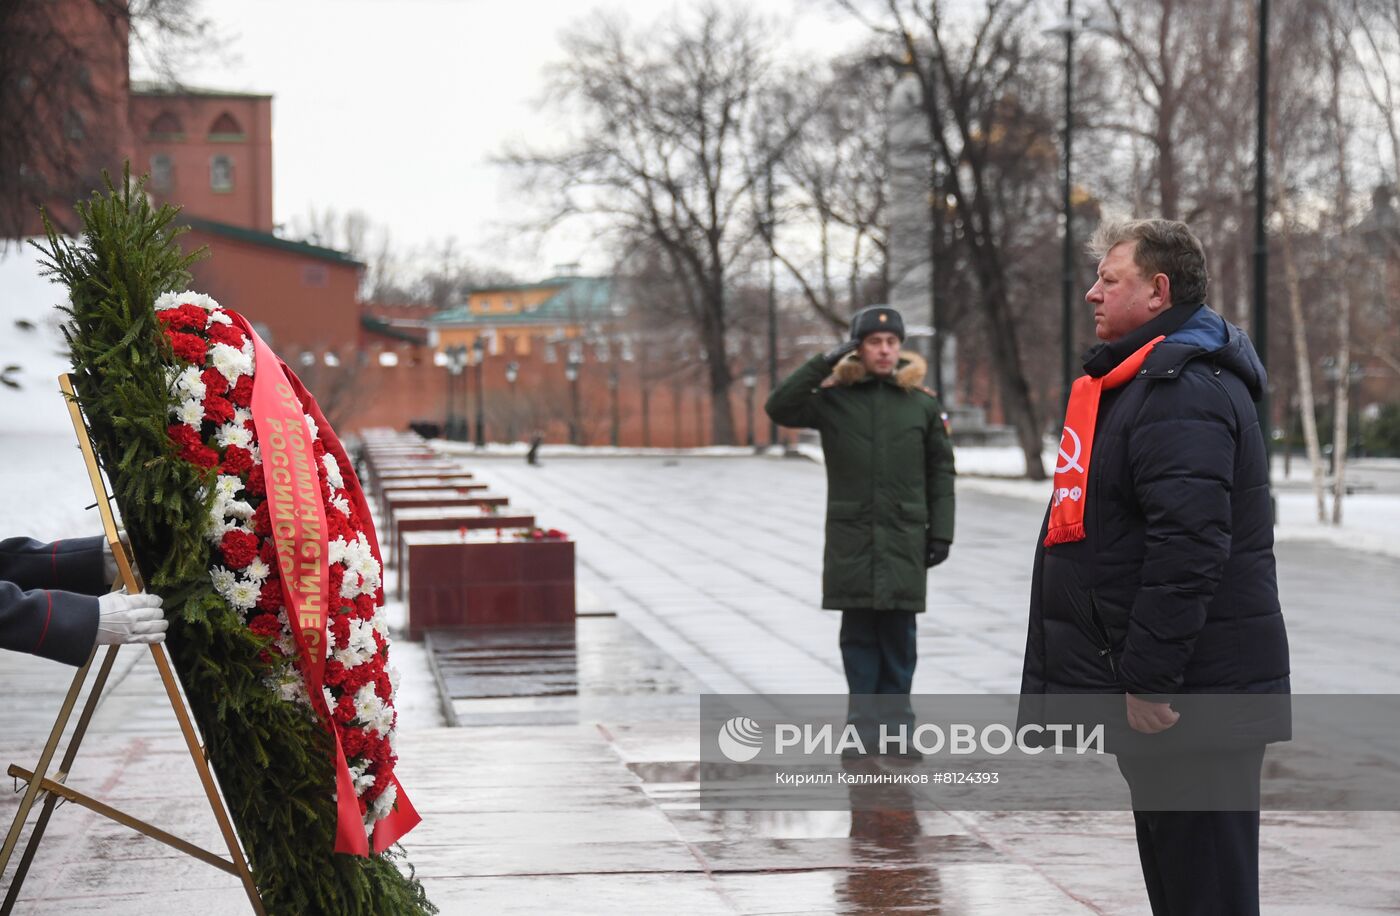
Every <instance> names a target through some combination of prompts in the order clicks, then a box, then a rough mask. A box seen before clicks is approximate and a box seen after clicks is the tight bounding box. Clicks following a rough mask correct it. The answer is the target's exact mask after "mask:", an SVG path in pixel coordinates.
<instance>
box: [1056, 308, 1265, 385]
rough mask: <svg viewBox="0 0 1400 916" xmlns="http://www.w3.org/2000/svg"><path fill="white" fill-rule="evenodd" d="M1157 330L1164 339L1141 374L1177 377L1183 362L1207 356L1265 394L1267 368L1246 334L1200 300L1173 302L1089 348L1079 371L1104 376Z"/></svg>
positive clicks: (1150, 338)
mask: <svg viewBox="0 0 1400 916" xmlns="http://www.w3.org/2000/svg"><path fill="white" fill-rule="evenodd" d="M1158 335H1163V336H1165V337H1166V340H1163V341H1162V342H1161V343H1159V344H1158V345H1157V346H1156V347H1154V348H1153V350H1152V352H1151V353H1150V354H1148V357H1147V360H1146V361H1145V362H1144V363H1143V364H1142V371H1141V373H1140V374H1141V375H1142V376H1143V377H1145V378H1158V379H1174V378H1180V377H1181V373H1182V370H1183V369H1184V368H1185V367H1186V365H1187V363H1190V362H1191V361H1193V360H1196V359H1202V358H1208V359H1209V360H1210V362H1211V364H1212V365H1213V366H1215V367H1216V368H1219V369H1227V370H1229V371H1230V372H1232V373H1234V374H1235V375H1237V376H1239V378H1240V380H1241V381H1243V382H1244V383H1245V385H1246V387H1248V388H1249V395H1250V397H1252V398H1253V399H1254V400H1256V401H1257V400H1259V398H1260V396H1261V395H1262V394H1263V393H1264V388H1265V386H1266V385H1267V384H1268V373H1267V372H1266V371H1265V370H1264V363H1263V361H1262V360H1260V359H1259V354H1258V353H1257V352H1256V351H1255V349H1254V344H1253V343H1252V342H1251V341H1250V339H1249V335H1248V334H1246V333H1245V332H1244V331H1243V330H1241V329H1240V328H1238V327H1236V326H1235V325H1233V324H1231V323H1230V322H1228V321H1226V320H1225V319H1224V318H1222V317H1221V316H1220V315H1219V314H1218V313H1217V312H1216V311H1215V310H1214V309H1212V308H1211V307H1210V306H1208V305H1205V304H1204V303H1202V304H1201V305H1196V306H1174V307H1172V308H1170V309H1168V310H1167V311H1165V312H1163V313H1162V314H1161V315H1159V316H1157V317H1156V318H1154V319H1152V320H1151V321H1149V322H1148V323H1147V324H1145V325H1143V326H1142V327H1140V328H1138V329H1137V330H1135V331H1133V332H1132V333H1130V334H1128V335H1126V336H1124V337H1122V338H1121V339H1119V340H1115V341H1112V342H1110V343H1103V344H1098V345H1096V346H1094V347H1092V348H1090V350H1089V351H1088V352H1087V353H1086V354H1085V359H1084V371H1085V372H1087V373H1088V374H1089V375H1091V376H1094V377H1095V378H1097V377H1100V376H1103V375H1106V374H1107V373H1108V372H1109V371H1111V370H1112V369H1113V368H1114V367H1115V366H1117V365H1118V364H1119V363H1121V362H1122V361H1123V360H1125V359H1127V358H1128V357H1129V356H1130V355H1131V354H1133V353H1134V352H1136V351H1137V350H1138V349H1139V348H1140V347H1142V346H1143V344H1146V343H1147V342H1148V341H1149V340H1152V339H1153V338H1154V337H1157V336H1158Z"/></svg>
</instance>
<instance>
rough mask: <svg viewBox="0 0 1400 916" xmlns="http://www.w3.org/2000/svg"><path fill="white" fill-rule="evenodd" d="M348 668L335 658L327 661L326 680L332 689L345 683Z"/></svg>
mask: <svg viewBox="0 0 1400 916" xmlns="http://www.w3.org/2000/svg"><path fill="white" fill-rule="evenodd" d="M346 670H347V669H346V667H345V666H344V665H343V664H341V663H340V662H338V661H337V660H335V659H333V658H328V659H326V670H325V680H326V683H327V684H329V685H330V686H332V687H339V686H340V685H341V684H343V683H345V674H346Z"/></svg>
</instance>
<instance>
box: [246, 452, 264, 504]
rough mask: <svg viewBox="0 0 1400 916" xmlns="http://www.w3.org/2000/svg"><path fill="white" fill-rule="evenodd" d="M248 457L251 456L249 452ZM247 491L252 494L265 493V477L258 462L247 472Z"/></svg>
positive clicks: (261, 494) (260, 494) (259, 494)
mask: <svg viewBox="0 0 1400 916" xmlns="http://www.w3.org/2000/svg"><path fill="white" fill-rule="evenodd" d="M248 457H249V458H252V457H253V456H252V455H251V454H250V455H249V456H248ZM248 492H249V493H251V494H253V495H254V496H266V495H267V478H266V477H265V476H263V469H262V465H260V464H259V465H256V466H254V467H253V469H252V470H251V471H249V472H248Z"/></svg>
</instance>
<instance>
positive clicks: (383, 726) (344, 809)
mask: <svg viewBox="0 0 1400 916" xmlns="http://www.w3.org/2000/svg"><path fill="white" fill-rule="evenodd" d="M176 212H177V211H176V210H175V209H173V208H170V207H161V208H159V209H158V210H157V209H153V208H152V207H151V206H150V204H149V203H148V202H147V200H146V197H145V195H144V193H143V192H142V190H141V188H140V186H139V185H136V184H133V183H132V181H131V180H130V178H129V176H128V177H127V180H126V181H125V183H124V184H123V185H122V186H121V188H119V189H114V188H112V187H111V186H110V185H109V187H108V192H107V193H105V194H100V195H94V196H93V198H92V199H91V200H90V201H88V202H85V203H82V204H79V205H78V213H79V216H80V218H81V219H82V223H83V235H82V236H81V237H80V238H78V239H77V240H72V239H68V238H65V237H62V236H60V235H58V234H57V232H56V231H55V230H54V229H53V228H52V227H49V230H48V238H47V244H46V245H41V246H40V248H41V250H42V251H43V252H44V254H45V255H46V258H47V266H48V267H49V269H50V271H51V273H52V274H53V275H54V276H55V277H56V278H57V279H58V280H60V281H61V282H63V283H64V284H65V285H66V286H67V287H68V291H69V304H68V306H67V308H66V311H67V312H68V314H69V316H70V318H71V321H70V322H69V323H68V325H67V326H66V328H65V334H66V336H67V338H68V343H69V347H70V350H71V352H72V358H73V376H74V382H75V386H76V388H77V392H78V397H79V400H80V401H81V404H82V407H83V411H84V413H85V415H86V417H87V421H88V424H89V427H90V431H91V435H92V439H93V442H94V445H95V447H96V449H97V451H98V454H99V456H100V458H101V460H102V463H103V466H104V469H105V470H106V472H107V475H108V477H109V479H110V481H111V487H112V492H113V496H114V498H115V500H116V502H117V504H118V506H119V508H120V510H121V513H122V517H123V520H124V522H125V524H126V527H127V532H128V536H129V537H130V539H131V543H132V548H133V551H134V553H135V556H136V557H137V559H138V561H139V565H140V566H141V570H142V572H143V573H144V575H145V577H146V582H147V586H148V588H150V589H151V590H152V591H154V592H157V593H159V594H161V595H163V596H165V598H166V607H167V608H168V609H170V610H171V612H172V613H171V618H172V620H171V629H170V639H169V644H170V649H171V654H172V657H173V658H174V660H175V664H176V668H177V670H178V671H179V673H180V676H181V680H182V682H183V684H184V687H185V693H186V695H187V697H188V700H189V703H190V706H191V709H192V710H193V711H194V713H195V717H196V719H197V721H198V722H199V726H200V730H201V731H202V732H203V735H204V737H205V741H206V745H207V753H208V755H209V758H210V761H211V763H212V764H213V765H214V768H215V772H216V773H217V774H218V776H219V780H220V783H221V785H222V787H223V790H224V795H225V797H226V798H227V800H228V803H229V808H230V812H231V813H232V815H233V818H234V822H235V824H236V826H237V827H238V832H239V835H240V838H241V839H242V841H243V845H244V848H245V850H246V852H247V854H248V858H249V861H250V864H251V866H252V869H253V874H254V878H255V880H256V882H257V884H258V888H259V892H260V893H261V895H262V897H263V901H264V904H265V906H266V907H267V909H268V911H269V912H273V913H297V914H304V913H335V914H350V913H356V914H359V913H364V914H369V913H376V914H377V913H428V912H436V910H435V909H434V908H433V906H432V905H431V903H429V902H428V900H427V898H426V896H425V895H424V893H423V889H422V886H421V885H420V884H419V883H418V882H417V881H416V880H415V879H414V878H413V877H412V875H411V869H410V870H409V871H410V874H409V875H404V874H403V873H402V871H401V870H400V868H399V861H400V860H401V859H402V854H401V852H396V851H395V850H394V848H393V844H394V843H395V842H396V841H397V840H398V838H399V837H401V836H402V835H403V834H404V833H406V832H407V831H408V830H409V829H411V828H412V827H413V826H414V825H415V824H416V823H417V822H418V820H419V818H418V815H417V813H416V812H415V811H414V809H413V807H412V805H411V804H410V802H409V800H408V798H407V796H406V795H405V794H404V793H403V791H402V789H401V787H400V786H399V784H398V781H397V779H396V778H395V777H394V765H395V762H396V759H397V758H396V754H395V750H394V743H395V712H394V705H393V696H394V690H395V686H396V678H397V675H396V673H395V672H394V670H393V668H391V667H390V665H389V642H388V627H387V624H386V622H385V620H384V617H383V615H382V613H381V609H380V605H381V604H382V602H383V590H382V588H381V563H380V557H379V549H378V544H377V541H376V538H375V533H374V527H373V523H372V521H371V519H370V513H369V509H368V506H367V504H366V502H365V497H364V493H363V490H362V489H361V487H360V484H359V481H358V480H357V479H356V476H355V474H354V470H353V468H352V466H351V463H350V460H349V458H348V456H347V455H346V452H345V449H344V447H343V446H342V445H341V443H340V441H339V439H338V438H337V437H336V435H335V433H334V431H333V430H332V429H331V427H330V424H329V423H327V422H326V419H325V417H324V415H323V414H322V413H321V411H320V408H319V407H318V406H317V404H316V401H315V398H313V397H312V396H311V394H310V393H309V392H308V391H307V390H306V388H305V387H304V386H303V385H302V384H301V382H300V381H299V380H298V379H297V377H296V375H295V373H293V372H292V371H291V370H290V368H288V367H287V365H286V364H285V363H284V362H282V361H281V360H280V359H278V358H277V356H276V355H275V354H274V353H273V352H272V351H271V350H270V349H269V348H268V347H267V345H266V344H265V343H264V342H263V341H262V340H261V339H260V338H259V337H258V335H257V333H256V332H255V330H254V329H253V327H252V326H251V325H250V324H249V323H248V321H247V320H246V319H244V318H243V317H242V316H241V315H239V314H238V313H237V312H235V311H233V310H231V309H227V308H224V307H222V306H220V305H219V303H217V302H215V301H214V300H213V299H211V298H209V297H208V296H205V295H201V294H198V293H192V292H182V293H176V292H172V290H179V289H183V288H184V287H185V286H186V284H187V283H188V279H189V275H188V273H187V268H188V266H189V265H190V264H191V263H192V262H193V260H194V258H195V255H184V254H182V253H181V252H180V250H179V248H178V247H177V246H176V244H175V242H174V237H175V235H176V234H177V233H178V230H176V229H174V228H173V220H174V218H175V215H176Z"/></svg>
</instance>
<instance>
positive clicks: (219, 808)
mask: <svg viewBox="0 0 1400 916" xmlns="http://www.w3.org/2000/svg"><path fill="white" fill-rule="evenodd" d="M151 658H153V659H155V663H156V668H157V669H158V670H159V671H160V679H161V682H162V683H164V684H165V693H166V696H168V697H169V698H170V708H171V709H172V710H174V711H175V718H176V719H177V720H178V721H179V723H180V732H181V733H182V734H183V735H184V736H185V746H186V747H188V748H189V751H190V759H191V760H193V761H194V768H195V771H196V772H197V773H199V782H200V784H201V785H203V786H204V794H205V795H206V796H207V797H208V799H209V809H210V810H211V811H213V812H214V819H215V820H216V821H218V823H219V832H220V833H222V834H223V836H224V844H225V845H226V846H228V854H229V858H230V859H231V860H232V861H233V867H234V869H235V874H237V875H238V877H239V879H240V880H241V881H242V882H243V890H244V891H245V892H246V893H247V894H248V902H249V903H250V904H252V907H253V912H254V913H257V914H258V916H263V914H264V913H265V912H266V911H265V910H264V909H263V903H262V896H261V895H260V894H259V893H258V886H257V884H256V883H255V882H254V881H253V873H252V871H251V870H250V869H249V868H248V860H247V859H245V858H244V857H243V848H242V847H241V846H240V845H239V844H238V835H237V834H236V833H235V832H234V830H233V822H232V821H231V820H230V819H229V816H228V809H227V808H225V807H224V800H223V797H222V796H221V795H220V794H219V787H218V784H217V783H216V782H215V781H214V774H213V772H212V771H211V770H210V769H209V760H208V758H207V757H205V755H204V746H203V745H202V744H200V743H199V734H198V733H197V732H196V731H195V727H194V722H193V721H191V719H190V711H189V708H188V707H187V706H186V705H185V698H184V696H183V695H182V694H181V693H180V685H179V681H178V680H177V679H176V677H175V672H174V671H173V670H172V669H171V667H170V657H169V656H168V655H167V654H166V652H165V646H163V645H161V644H159V643H157V644H156V645H153V646H151ZM0 916H4V914H0Z"/></svg>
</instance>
